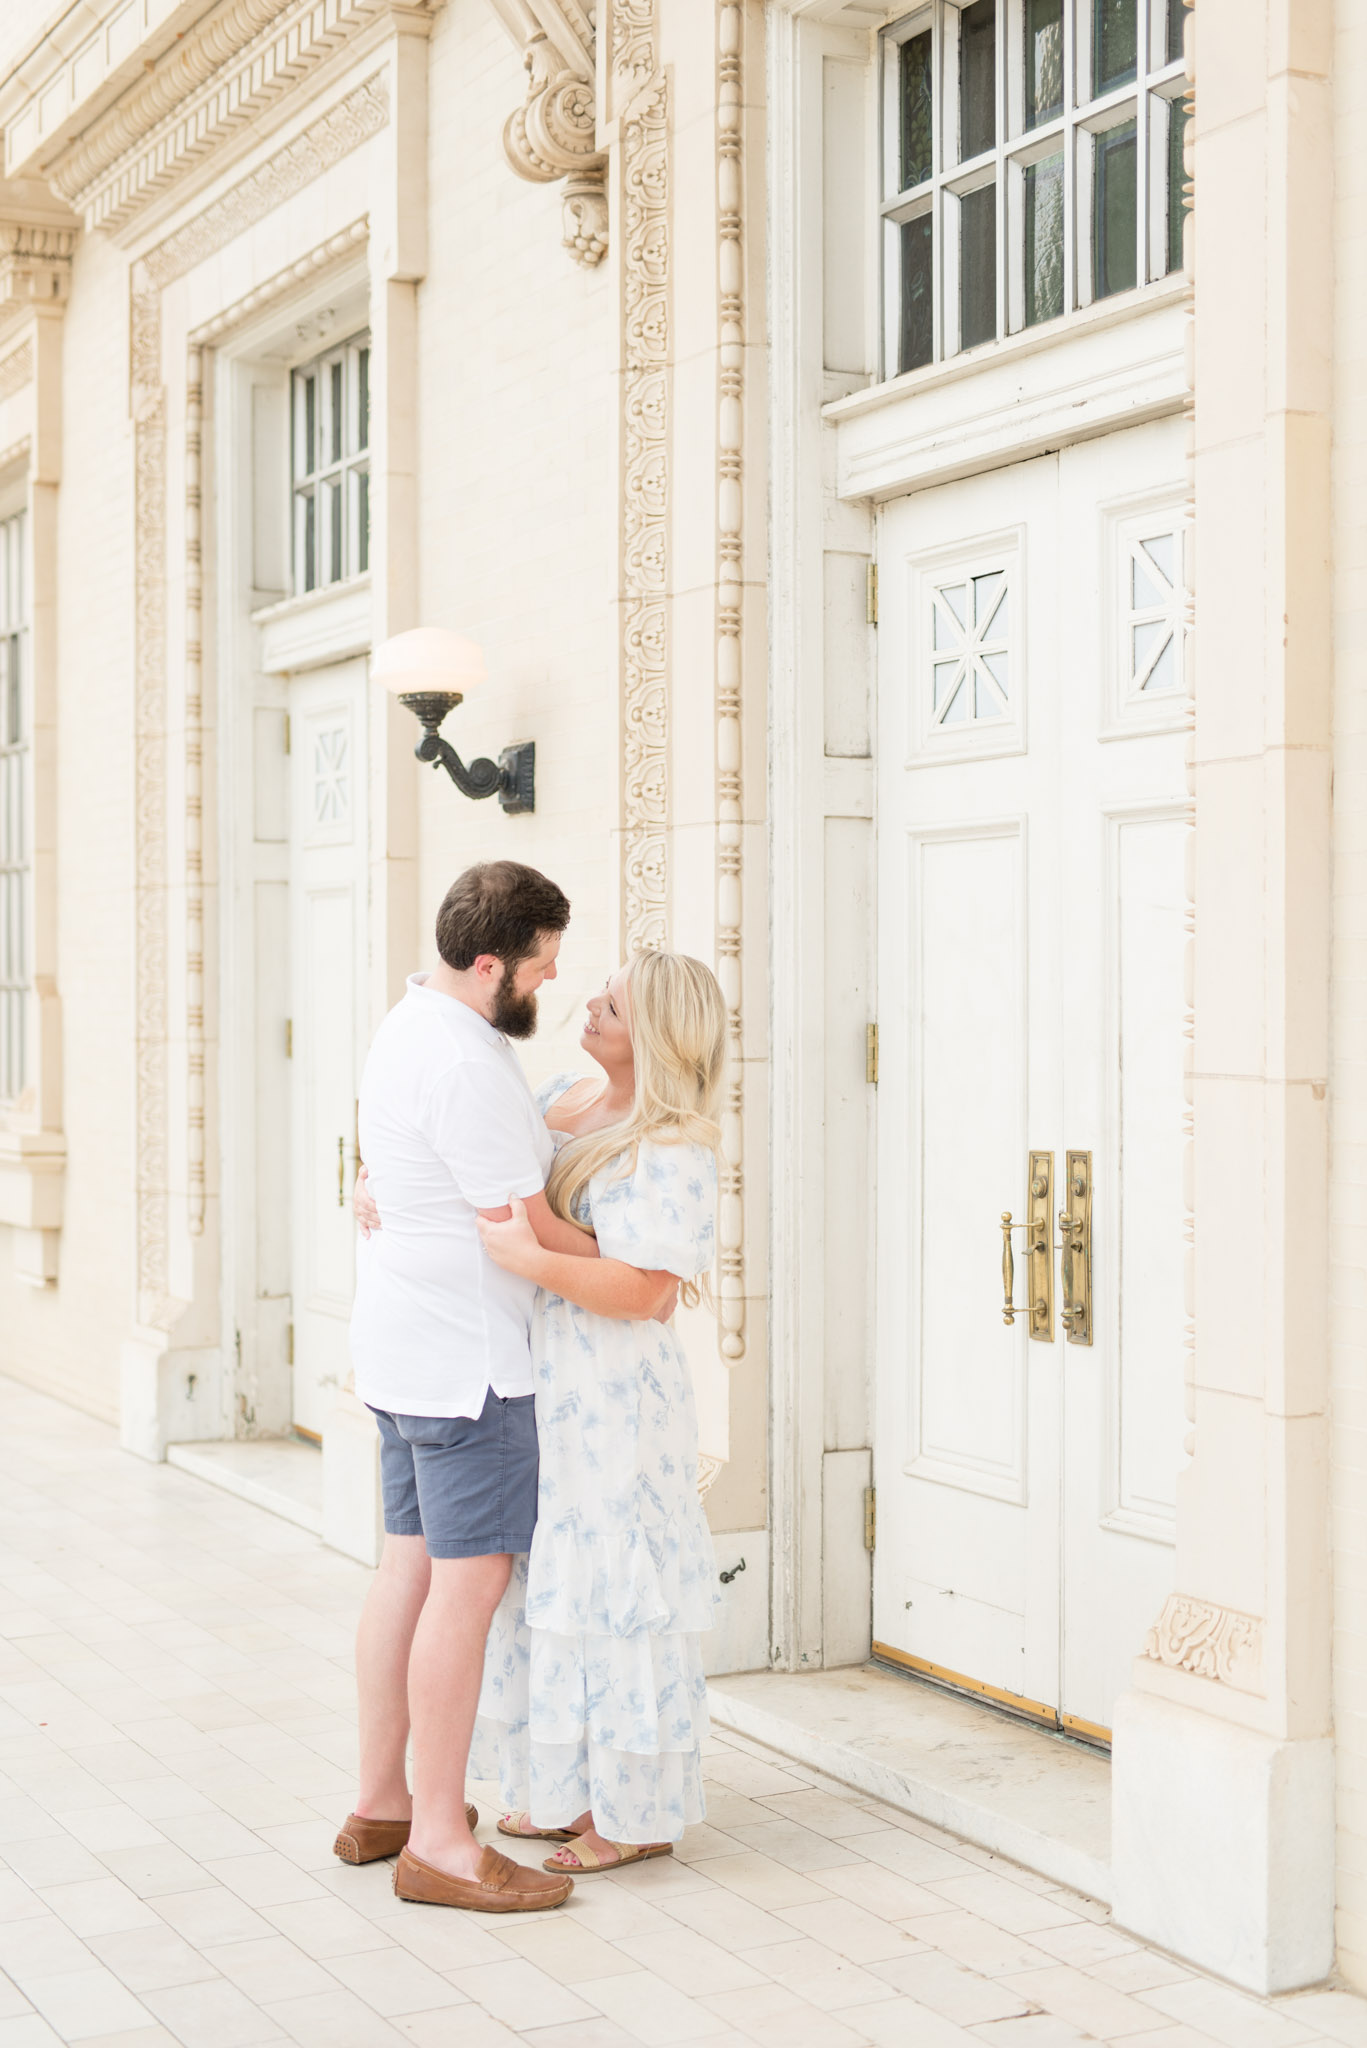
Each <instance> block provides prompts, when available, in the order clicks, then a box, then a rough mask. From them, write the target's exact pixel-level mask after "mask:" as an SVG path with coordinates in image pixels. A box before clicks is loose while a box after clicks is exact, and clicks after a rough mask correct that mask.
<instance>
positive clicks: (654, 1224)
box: [470, 953, 726, 1876]
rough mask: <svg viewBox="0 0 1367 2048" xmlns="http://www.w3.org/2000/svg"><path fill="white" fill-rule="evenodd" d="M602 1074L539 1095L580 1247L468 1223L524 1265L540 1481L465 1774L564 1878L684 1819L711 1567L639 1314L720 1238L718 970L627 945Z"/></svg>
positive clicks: (690, 1465) (687, 1402)
mask: <svg viewBox="0 0 1367 2048" xmlns="http://www.w3.org/2000/svg"><path fill="white" fill-rule="evenodd" d="M588 1011H589V1015H588V1022H587V1023H586V1025H585V1028H584V1032H583V1036H582V1038H581V1040H580V1043H581V1045H582V1046H583V1048H584V1050H585V1051H586V1052H587V1053H589V1054H590V1055H591V1056H592V1058H593V1059H594V1060H595V1061H596V1063H597V1065H598V1066H599V1067H600V1068H601V1069H602V1072H601V1074H598V1075H593V1076H591V1077H585V1076H581V1075H577V1074H561V1075H558V1076H557V1077H556V1078H555V1079H554V1080H553V1081H551V1082H549V1083H547V1084H546V1085H545V1086H544V1087H543V1088H542V1089H541V1090H540V1091H539V1094H538V1102H539V1104H540V1107H541V1109H542V1112H543V1114H544V1115H545V1118H546V1121H547V1124H548V1125H549V1127H550V1129H551V1133H552V1136H553V1138H554V1140H555V1144H556V1147H557V1151H556V1158H555V1162H554V1165H553V1166H552V1169H551V1173H550V1178H549V1180H548V1182H547V1186H546V1195H547V1199H548V1202H549V1204H550V1207H551V1209H552V1211H553V1212H554V1213H555V1214H556V1215H558V1216H560V1217H562V1218H564V1219H566V1220H568V1221H572V1222H575V1223H578V1224H580V1225H581V1226H582V1227H583V1228H585V1229H591V1230H592V1231H593V1232H594V1233H595V1235H596V1237H597V1239H598V1251H599V1255H600V1256H599V1258H598V1259H596V1260H593V1259H582V1258H573V1257H570V1256H567V1255H564V1254H560V1253H556V1252H551V1251H547V1250H545V1249H543V1247H542V1246H541V1245H540V1243H539V1242H538V1241H537V1238H536V1235H535V1233H534V1231H533V1230H532V1227H531V1225H530V1223H529V1222H528V1221H527V1219H526V1215H525V1212H524V1211H523V1208H522V1205H521V1204H520V1203H517V1202H515V1203H514V1204H513V1205H512V1206H513V1215H512V1218H511V1220H510V1221H508V1222H505V1223H485V1222H481V1224H480V1233H481V1235H482V1237H483V1239H484V1243H485V1246H486V1248H487V1250H488V1252H489V1256H490V1257H491V1258H492V1259H493V1260H494V1261H495V1262H496V1263H497V1264H498V1265H500V1266H503V1267H504V1268H505V1269H507V1270H508V1271H511V1272H515V1273H520V1274H522V1275H524V1276H525V1277H526V1278H528V1279H531V1280H534V1281H536V1283H537V1284H538V1286H539V1287H540V1289H541V1293H540V1294H539V1295H538V1297H537V1307H536V1311H535V1313H534V1316H533V1323H532V1361H533V1369H534V1372H535V1375H536V1421H537V1435H538V1438H539V1441H540V1447H541V1476H540V1491H539V1499H538V1509H537V1524H536V1531H535V1534H534V1536H533V1538H532V1547H531V1551H530V1554H529V1556H528V1557H527V1559H526V1560H525V1562H524V1560H522V1559H519V1560H518V1562H517V1565H516V1566H515V1569H514V1574H513V1581H512V1583H511V1585H510V1586H509V1589H508V1593H507V1595H506V1596H505V1598H504V1601H503V1604H502V1606H501V1607H500V1609H499V1611H498V1613H497V1614H496V1615H495V1617H494V1621H493V1625H492V1627H491V1628H490V1631H489V1643H488V1650H487V1652H486V1657H485V1667H484V1689H483V1693H482V1695H481V1699H480V1711H479V1718H478V1720H477V1722H476V1726H475V1738H474V1743H473V1746H472V1750H471V1760H470V1769H471V1774H472V1775H473V1776H475V1777H479V1778H493V1777H495V1776H497V1778H498V1779H499V1781H500V1783H501V1786H502V1790H503V1796H504V1798H505V1799H507V1800H508V1802H509V1804H510V1806H511V1807H513V1808H515V1809H516V1810H515V1811H513V1812H512V1813H510V1814H509V1815H507V1816H506V1817H505V1818H504V1819H503V1820H502V1821H500V1823H499V1826H500V1828H501V1830H502V1831H503V1833H505V1834H517V1835H533V1836H543V1837H545V1838H546V1839H547V1840H550V1841H555V1842H559V1843H560V1844H562V1846H561V1847H560V1848H559V1849H558V1850H557V1851H556V1852H555V1853H554V1855H552V1856H551V1857H549V1858H548V1859H547V1863H546V1868H547V1869H549V1870H555V1871H558V1872H563V1871H569V1872H571V1873H572V1874H574V1875H575V1876H579V1875H581V1874H588V1873H591V1872H595V1871H599V1870H607V1869H611V1868H615V1867H616V1866H617V1865H619V1864H623V1863H633V1862H637V1861H639V1860H640V1859H641V1858H643V1857H647V1856H663V1855H668V1854H669V1853H670V1852H671V1850H672V1848H673V1845H674V1843H675V1842H677V1841H678V1839H679V1837H680V1835H681V1834H682V1833H683V1831H684V1829H685V1827H688V1826H691V1825H693V1824H694V1823H695V1822H697V1821H700V1820H701V1819H702V1817H703V1795H702V1766H701V1758H700V1748H701V1741H702V1737H703V1735H704V1734H705V1733H706V1728H707V1691H706V1686H705V1684H704V1681H703V1675H702V1658H701V1654H700V1649H699V1644H698V1635H699V1632H700V1631H701V1630H703V1629H707V1628H710V1627H711V1626H712V1615H713V1607H714V1603H715V1598H716V1566H715V1562H714V1560H713V1556H712V1544H711V1539H710V1536H709V1534H708V1529H707V1523H706V1520H705V1518H704V1515H703V1511H702V1504H701V1502H700V1500H699V1498H698V1443H697V1422H696V1418H695V1414H694V1406H693V1389H692V1384H691V1381H690V1378H689V1372H688V1364H687V1360H686V1359H685V1357H684V1353H683V1349H682V1346H681V1345H680V1343H679V1340H678V1337H677V1336H676V1335H675V1332H674V1330H673V1329H672V1327H671V1326H670V1325H669V1324H667V1323H660V1322H655V1321H652V1320H650V1318H651V1317H652V1316H653V1315H654V1314H655V1313H656V1311H657V1309H659V1308H660V1306H661V1303H662V1302H663V1301H666V1300H667V1299H668V1298H669V1297H670V1296H671V1295H672V1291H673V1287H674V1285H675V1283H676V1282H681V1283H682V1284H683V1291H684V1294H685V1297H686V1298H688V1299H696V1298H697V1281H698V1278H699V1276H700V1275H703V1274H705V1273H706V1271H707V1269H708V1268H709V1266H710V1265H711V1263H712V1259H713V1255H714V1247H715V1237H716V1207H717V1166H716V1152H717V1144H718V1139H719V1130H718V1122H717V1119H718V1113H719V1107H720V1092H721V1078H722V1068H723V1064H724V1058H725V1033H726V1008H725V1003H724V1001H723V998H722V993H721V989H720V987H719V986H718V984H717V980H716V977H715V975H713V974H712V973H711V971H710V970H709V969H708V968H706V967H704V966H703V965H702V964H701V963H700V962H699V961H697V960H691V959H689V958H687V957H686V956H685V955H682V954H675V953H642V954H639V955H638V956H637V957H636V958H635V959H634V960H633V961H632V962H631V964H630V965H629V966H627V967H624V968H622V969H621V970H620V971H619V972H618V973H617V974H615V975H613V977H612V979H611V980H610V981H609V982H608V985H607V987H606V988H605V989H604V990H603V992H602V993H601V994H600V995H597V996H594V997H592V998H591V999H590V1001H589V1005H588Z"/></svg>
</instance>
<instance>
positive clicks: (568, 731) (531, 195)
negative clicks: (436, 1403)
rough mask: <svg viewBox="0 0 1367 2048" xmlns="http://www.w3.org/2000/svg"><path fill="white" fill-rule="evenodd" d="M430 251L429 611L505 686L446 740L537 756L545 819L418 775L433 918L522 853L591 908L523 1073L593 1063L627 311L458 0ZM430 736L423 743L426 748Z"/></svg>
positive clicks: (469, 9) (424, 329) (546, 999)
mask: <svg viewBox="0 0 1367 2048" xmlns="http://www.w3.org/2000/svg"><path fill="white" fill-rule="evenodd" d="M430 65H431V69H430V80H431V102H430V103H431V108H432V129H431V156H430V188H429V189H430V193H431V240H430V257H429V267H428V274H427V279H426V281H425V283H424V284H423V286H422V287H421V291H420V295H419V333H420V339H419V404H420V408H421V421H422V431H421V464H422V469H421V478H420V485H419V502H420V506H421V513H420V547H421V586H420V587H421V616H422V619H423V622H424V623H425V624H429V625H444V626H454V627H458V628H460V629H461V630H462V631H465V632H469V633H472V634H473V635H474V636H475V637H476V638H477V639H478V640H480V641H481V642H482V643H483V645H484V648H485V650H486V654H487V658H488V665H489V681H488V683H487V685H486V686H485V687H484V688H483V689H482V690H481V691H479V692H478V693H477V694H476V695H475V696H474V697H472V698H471V699H470V701H469V702H468V703H466V704H464V705H462V706H461V707H460V708H459V709H458V710H457V711H456V712H455V713H454V715H453V716H452V718H451V719H450V721H449V723H448V726H447V734H448V737H449V738H450V739H451V740H452V742H453V744H454V745H455V746H456V748H457V750H458V751H459V752H460V754H461V756H462V758H463V759H466V760H468V759H470V757H471V755H472V754H474V753H491V754H495V755H496V754H497V753H498V750H499V749H500V748H501V747H503V746H506V745H508V744H510V743H511V742H512V741H514V740H523V739H534V740H535V741H536V743H537V795H536V813H535V815H534V816H533V817H505V816H504V814H503V813H502V811H500V809H499V808H498V805H497V803H496V802H494V801H492V800H491V801H488V802H485V803H480V804H472V803H469V802H467V801H466V799H465V798H463V797H461V796H460V795H458V794H457V792H456V791H455V789H454V788H453V787H452V785H451V784H450V782H449V781H448V780H447V778H446V777H445V775H439V774H434V773H432V772H431V771H422V772H421V774H420V781H419V787H420V791H421V815H420V831H421V841H420V881H419V899H420V918H421V928H422V944H423V947H424V949H425V957H426V956H427V952H426V949H428V948H430V930H431V919H432V915H433V913H434V912H435V910H436V906H437V904H438V902H439V901H440V899H441V896H442V894H443V893H444V891H445V889H446V887H447V885H448V884H449V882H450V881H451V880H452V879H453V877H454V876H455V875H456V874H457V873H459V871H460V870H461V868H463V867H464V866H466V865H467V864H468V863H469V862H470V861H472V860H477V859H484V858H508V859H514V860H524V861H527V862H529V863H531V864H532V865H533V866H535V867H539V868H542V869H544V870H545V871H546V872H547V873H548V874H551V875H553V876H554V878H555V879H556V880H557V881H558V882H559V883H560V884H561V886H562V887H563V888H564V889H565V891H566V893H567V894H568V895H569V897H570V900H571V903H572V904H573V907H574V921H573V923H572V925H571V927H570V931H569V934H568V937H567V939H566V943H565V946H564V949H563V954H562V966H561V978H560V980H559V982H558V984H557V985H556V986H554V987H552V988H547V989H546V991H545V992H544V996H543V1002H542V1022H541V1028H540V1031H539V1033H538V1036H537V1038H536V1039H535V1041H534V1042H533V1043H532V1045H531V1046H529V1047H528V1049H527V1065H528V1068H529V1070H530V1071H531V1072H533V1073H534V1074H537V1075H540V1074H544V1073H550V1072H555V1071H556V1070H557V1069H559V1068H561V1067H566V1066H582V1065H583V1064H584V1055H583V1054H582V1053H581V1052H580V1051H579V1049H578V1044H577V1040H578V1035H579V1024H578V1022H577V1021H576V1020H578V1019H579V1017H580V1015H581V1011H582V999H583V997H584V996H585V994H587V993H588V991H589V990H591V989H592V988H594V987H596V986H597V985H598V983H599V982H600V981H601V980H602V978H603V977H604V975H605V974H607V972H608V971H609V970H610V969H611V968H612V967H614V966H615V965H616V964H617V937H616V910H615V905H616V881H615V863H616V844H615V832H616V827H617V822H618V812H617V802H618V799H617V761H618V740H617V681H616V675H617V669H616V641H615V624H616V621H615V614H614V602H613V601H614V598H615V594H616V575H617V562H616V544H615V521H616V500H615V474H616V449H615V440H614V434H613V418H614V407H615V380H614V378H613V374H612V373H613V368H614V336H615V318H614V307H613V304H612V298H611V287H610V282H609V278H610V272H609V269H608V268H607V267H606V266H604V268H603V269H601V270H598V271H585V270H582V269H580V268H579V267H578V266H577V265H576V264H574V263H573V262H572V261H571V260H570V257H569V256H568V254H567V253H566V252H565V251H564V250H562V249H561V247H560V236H561V215H560V196H561V195H560V188H559V187H557V186H545V185H540V186H538V185H529V184H526V183H523V182H522V181H521V180H519V179H518V178H516V177H514V176H513V174H512V172H511V171H510V170H509V169H508V166H507V164H506V162H505V161H504V157H503V149H502V143H501V140H500V135H501V130H502V127H503V123H504V121H505V120H506V118H507V116H508V115H509V113H511V112H512V110H513V109H514V108H515V107H517V106H519V105H520V104H521V102H522V99H523V96H524V94H525V90H526V77H525V73H524V72H523V69H522V66H521V63H520V62H519V59H518V53H517V51H516V50H515V49H514V47H513V45H512V43H511V42H510V41H509V39H508V37H507V36H506V35H505V34H504V32H503V30H502V29H501V28H500V27H499V26H498V23H497V21H496V19H495V17H494V14H493V11H492V9H491V8H490V7H489V6H488V4H487V0H452V4H450V5H449V6H447V7H446V8H444V9H443V10H442V12H441V13H440V14H439V15H438V17H437V21H436V24H435V27H434V30H433V36H432V45H431V55H430ZM415 736H416V733H415Z"/></svg>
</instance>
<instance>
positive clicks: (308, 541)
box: [295, 491, 318, 590]
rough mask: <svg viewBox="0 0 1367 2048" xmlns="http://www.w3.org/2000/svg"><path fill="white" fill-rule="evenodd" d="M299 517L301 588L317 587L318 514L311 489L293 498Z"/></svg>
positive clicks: (313, 588)
mask: <svg viewBox="0 0 1367 2048" xmlns="http://www.w3.org/2000/svg"><path fill="white" fill-rule="evenodd" d="M295 507H296V512H297V516H298V519H299V527H298V533H299V560H300V563H301V566H302V569H303V588H304V589H305V590H316V589H317V588H318V515H317V500H316V499H315V497H314V494H313V492H312V491H304V492H302V493H301V495H300V496H299V497H298V498H297V499H296V500H295Z"/></svg>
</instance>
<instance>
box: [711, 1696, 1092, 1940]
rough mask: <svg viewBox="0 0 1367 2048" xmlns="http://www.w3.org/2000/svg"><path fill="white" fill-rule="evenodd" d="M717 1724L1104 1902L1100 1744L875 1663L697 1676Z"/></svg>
mask: <svg viewBox="0 0 1367 2048" xmlns="http://www.w3.org/2000/svg"><path fill="white" fill-rule="evenodd" d="M707 1691H708V1700H709V1703H710V1706H711V1711H712V1719H713V1721H714V1722H715V1723H716V1725H717V1727H718V1728H724V1729H729V1730H730V1731H731V1732H732V1733H733V1734H736V1735H744V1736H747V1737H748V1738H749V1739H750V1741H752V1742H759V1743H762V1744H763V1745H764V1747H765V1748H766V1749H772V1750H775V1751H777V1753H778V1754H779V1755H780V1756H786V1757H789V1758H791V1759H792V1761H793V1762H794V1763H798V1764H805V1765H806V1766H807V1768H808V1769H810V1770H813V1771H819V1772H820V1773H821V1774H822V1775H823V1776H824V1777H827V1778H833V1779H835V1780H837V1781H838V1782H839V1783H840V1784H843V1785H849V1786H850V1787H851V1788H852V1789H853V1790H855V1791H858V1792H862V1793H863V1794H864V1795H865V1796H866V1797H867V1798H872V1799H878V1800H881V1801H882V1803H883V1804H884V1805H885V1806H891V1807H895V1808H896V1809H897V1811H898V1812H899V1813H909V1814H912V1815H914V1816H915V1818H916V1819H917V1820H924V1821H928V1822H930V1824H931V1825H932V1826H933V1827H937V1828H943V1829H944V1830H945V1832H946V1833H947V1834H951V1835H958V1836H960V1837H961V1838H962V1839H963V1840H964V1841H966V1842H973V1843H976V1844H977V1845H978V1847H979V1848H983V1849H988V1850H990V1851H991V1852H992V1853H993V1854H994V1855H998V1856H1004V1857H1007V1858H1009V1860H1010V1861H1011V1862H1013V1863H1019V1864H1020V1865H1021V1866H1022V1867H1023V1868H1024V1869H1026V1870H1035V1871H1038V1872H1039V1873H1040V1875H1041V1876H1043V1877H1049V1878H1052V1879H1053V1880H1054V1882H1055V1883H1056V1884H1061V1885H1067V1886H1068V1888H1069V1889H1070V1890H1071V1891H1075V1892H1081V1893H1082V1894H1083V1896H1084V1897H1086V1898H1090V1899H1097V1900H1099V1901H1100V1902H1101V1903H1102V1904H1103V1905H1109V1904H1110V1903H1111V1867H1110V1866H1111V1768H1110V1760H1109V1758H1108V1757H1107V1756H1106V1755H1105V1754H1104V1752H1102V1751H1100V1750H1098V1749H1093V1748H1091V1747H1089V1746H1084V1745H1083V1744H1082V1743H1079V1742H1076V1741H1070V1740H1068V1739H1066V1738H1063V1737H1060V1736H1059V1735H1058V1734H1056V1733H1054V1732H1053V1731H1052V1730H1047V1729H1044V1728H1040V1727H1037V1726H1032V1725H1031V1724H1030V1723H1029V1722H1028V1721H1025V1720H1022V1719H1018V1718H1016V1717H1014V1716H1010V1715H1007V1714H1004V1713H1001V1712H1000V1711H998V1710H997V1709H996V1708H994V1707H990V1706H987V1705H985V1704H984V1705H979V1704H978V1702H977V1701H976V1700H972V1699H969V1698H965V1697H962V1696H960V1695H958V1694H956V1693H953V1692H950V1691H948V1690H946V1689H945V1688H944V1687H942V1686H939V1685H935V1684H932V1683H929V1682H927V1681H926V1680H924V1679H922V1678H919V1677H916V1676H913V1675H912V1674H911V1673H905V1674H904V1673H902V1672H901V1671H890V1670H888V1669H886V1668H885V1667H880V1666H879V1665H876V1664H856V1665H851V1666H849V1667H847V1668H845V1669H842V1670H837V1671H750V1672H743V1673H740V1674H735V1675H730V1676H728V1677H725V1678H713V1679H709V1680H708V1687H707Z"/></svg>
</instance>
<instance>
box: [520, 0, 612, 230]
mask: <svg viewBox="0 0 1367 2048" xmlns="http://www.w3.org/2000/svg"><path fill="white" fill-rule="evenodd" d="M495 5H496V6H497V7H498V11H499V15H500V18H501V19H502V20H503V24H504V26H505V28H507V29H508V30H509V32H510V33H511V34H512V35H513V36H514V38H515V39H516V40H517V41H518V42H520V43H521V44H522V46H523V48H522V61H523V63H524V64H525V66H526V68H527V80H528V84H527V98H526V101H525V103H524V105H522V106H521V107H519V108H518V109H517V111H516V113H514V114H510V115H509V117H508V121H507V124H506V126H505V127H504V130H503V151H504V154H505V156H506V157H507V159H508V162H509V164H510V165H511V167H512V169H513V170H514V171H516V173H517V175H518V177H519V178H528V179H530V180H531V181H532V182H533V183H534V184H538V185H550V184H554V183H555V182H556V180H557V179H560V178H564V179H565V180H566V181H567V182H566V186H565V195H564V224H565V232H564V243H565V247H566V248H567V249H568V250H569V252H570V254H571V256H573V258H574V260H575V262H576V263H581V264H583V265H584V267H585V269H589V270H591V269H593V268H595V266H596V265H598V264H599V263H601V262H602V260H603V258H604V256H606V254H607V249H608V198H607V185H606V174H607V159H606V158H605V157H604V156H603V155H602V154H601V153H600V151H599V149H598V138H597V130H596V122H595V108H594V99H595V87H594V36H593V18H592V15H591V13H590V11H589V9H588V8H587V7H584V6H580V5H579V4H578V0H531V5H530V7H529V8H525V9H524V8H519V9H518V10H517V14H516V16H513V15H511V14H510V13H509V12H508V11H507V10H506V9H505V8H504V7H503V6H500V5H499V0H495ZM528 13H530V14H531V15H533V16H534V17H535V18H536V23H537V25H536V27H535V28H534V29H533V31H532V32H531V33H530V34H528V33H527V31H526V28H525V17H526V15H527V14H528Z"/></svg>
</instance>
